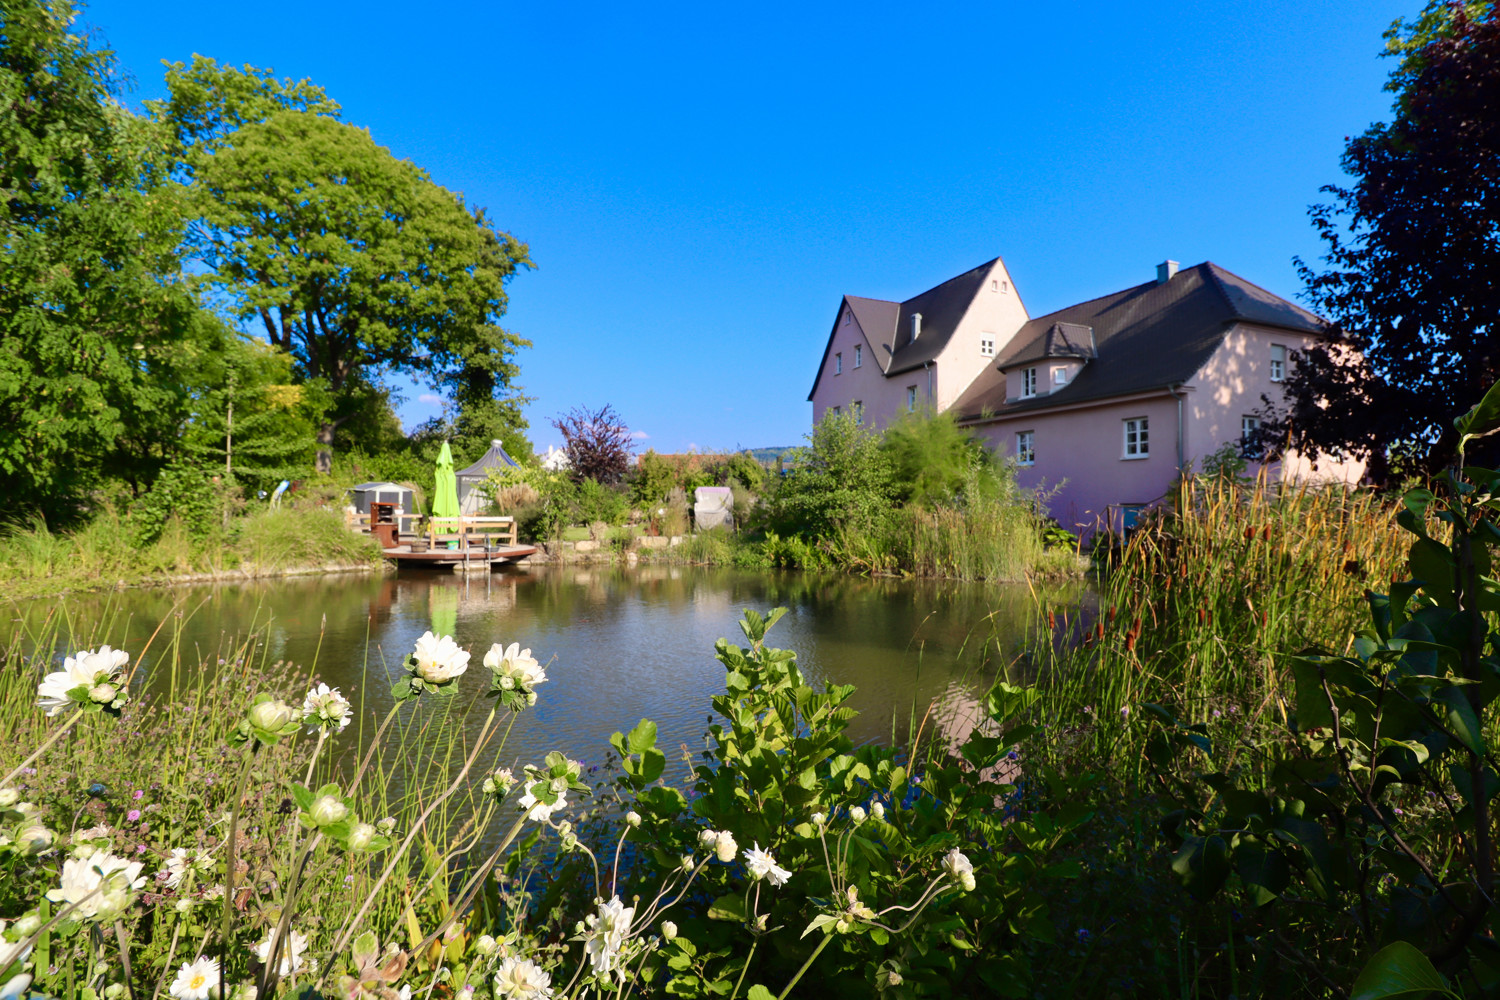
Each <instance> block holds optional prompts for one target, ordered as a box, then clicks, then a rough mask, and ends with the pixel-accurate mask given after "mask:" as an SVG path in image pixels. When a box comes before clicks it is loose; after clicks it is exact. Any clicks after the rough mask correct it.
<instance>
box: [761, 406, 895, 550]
mask: <svg viewBox="0 0 1500 1000" xmlns="http://www.w3.org/2000/svg"><path fill="white" fill-rule="evenodd" d="M789 457H790V461H791V462H793V463H795V466H796V468H795V470H794V471H791V472H789V473H788V474H787V475H785V476H783V477H782V478H781V480H780V482H779V483H777V485H776V488H775V490H774V491H772V493H771V495H770V496H769V497H768V498H767V501H766V504H767V516H766V519H767V521H768V523H769V526H770V528H771V529H772V530H774V531H776V532H778V533H780V534H784V535H797V534H800V535H806V536H810V537H816V536H818V535H824V536H828V535H832V534H833V533H834V532H835V531H837V530H840V529H850V530H869V529H872V528H874V527H875V526H876V525H878V524H879V523H880V522H881V521H883V520H884V519H885V517H886V516H887V513H888V512H889V510H890V507H891V502H892V500H893V497H894V493H895V491H894V484H893V469H892V466H891V461H890V457H889V456H888V455H887V453H886V452H885V451H884V450H883V449H882V448H881V446H880V435H879V434H878V433H877V432H875V431H873V430H870V429H869V428H867V427H865V426H863V425H862V424H861V423H860V422H859V419H858V418H857V417H856V416H855V415H854V414H852V413H845V414H833V413H830V414H828V415H826V416H824V418H823V420H822V421H821V422H820V423H819V424H818V426H817V427H815V428H813V432H812V433H811V434H810V435H808V446H807V447H806V448H796V449H793V451H792V453H791V454H790V456H789Z"/></svg>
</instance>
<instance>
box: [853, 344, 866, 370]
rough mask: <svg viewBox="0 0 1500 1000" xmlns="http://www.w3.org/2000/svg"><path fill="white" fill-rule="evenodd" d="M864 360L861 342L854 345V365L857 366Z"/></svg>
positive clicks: (863, 349)
mask: <svg viewBox="0 0 1500 1000" xmlns="http://www.w3.org/2000/svg"><path fill="white" fill-rule="evenodd" d="M864 360H865V348H864V345H863V344H855V345H854V367H856V368H858V367H859V366H860V365H861V364H863V363H864Z"/></svg>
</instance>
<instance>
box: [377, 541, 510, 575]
mask: <svg viewBox="0 0 1500 1000" xmlns="http://www.w3.org/2000/svg"><path fill="white" fill-rule="evenodd" d="M535 551H536V546H535V545H499V546H491V547H489V548H483V547H480V546H474V547H473V548H461V549H447V548H435V549H429V550H428V551H426V552H413V551H412V550H411V545H410V544H409V543H406V542H403V543H402V544H400V545H397V546H396V547H395V548H393V549H386V550H385V557H386V558H387V559H391V560H394V561H395V563H396V565H397V566H399V567H401V568H402V569H407V568H426V569H448V570H454V571H457V572H460V573H463V572H468V571H473V572H476V573H477V572H481V571H485V570H488V569H490V568H491V567H494V566H502V565H504V564H505V563H509V562H515V561H516V560H518V559H525V558H526V557H527V556H529V555H531V554H532V553H533V552H535Z"/></svg>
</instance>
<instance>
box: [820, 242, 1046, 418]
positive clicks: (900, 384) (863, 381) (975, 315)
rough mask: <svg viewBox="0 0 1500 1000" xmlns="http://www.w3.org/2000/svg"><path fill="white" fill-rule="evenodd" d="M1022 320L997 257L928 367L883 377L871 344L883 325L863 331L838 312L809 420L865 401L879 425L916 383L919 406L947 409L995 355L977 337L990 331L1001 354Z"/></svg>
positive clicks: (882, 334)
mask: <svg viewBox="0 0 1500 1000" xmlns="http://www.w3.org/2000/svg"><path fill="white" fill-rule="evenodd" d="M1026 320H1027V315H1026V308H1025V306H1024V305H1023V304H1022V302H1021V297H1020V295H1019V294H1018V293H1017V292H1016V288H1015V284H1014V283H1013V282H1012V281H1011V279H1010V273H1009V272H1008V271H1006V270H1005V265H1004V264H1003V263H1002V262H1000V261H998V260H997V261H996V262H995V264H994V265H993V266H992V267H991V269H990V272H989V274H988V275H987V276H986V278H985V280H984V282H983V283H982V285H981V286H980V292H979V294H978V295H976V296H975V298H974V299H973V301H972V302H970V303H969V307H968V309H967V310H966V311H965V313H964V316H963V319H961V320H960V321H959V323H958V326H957V327H956V328H955V329H954V331H953V334H952V336H951V337H950V338H949V339H948V342H947V344H946V345H944V348H943V350H942V352H941V353H939V354H938V356H937V359H936V360H935V361H934V362H933V364H932V366H931V369H930V371H929V370H924V369H921V368H917V369H914V370H912V371H907V372H901V373H899V374H896V375H891V376H889V377H887V376H885V375H884V374H883V373H882V371H881V369H880V365H879V364H878V363H877V361H876V358H877V354H876V351H877V350H878V348H877V347H876V346H875V345H877V344H879V343H880V342H881V340H882V339H885V338H886V337H887V336H888V333H887V331H883V330H882V331H871V332H870V334H869V335H868V336H867V335H866V333H865V331H863V330H861V329H860V326H859V320H858V319H856V318H853V317H852V316H851V317H850V319H849V322H847V323H846V322H844V317H843V314H842V313H841V314H840V316H839V319H838V322H837V325H836V326H835V328H834V333H833V345H832V347H831V348H830V350H829V351H828V360H827V361H826V362H825V363H824V366H823V371H822V374H821V376H820V377H819V379H818V385H817V388H816V389H815V390H814V392H813V397H812V408H813V423H817V422H818V421H820V420H822V419H823V416H824V414H825V413H827V411H828V410H829V409H831V408H832V407H835V406H838V407H840V408H842V409H844V410H845V411H847V410H848V409H849V408H850V407H852V406H853V405H854V403H855V402H856V401H859V402H861V403H863V404H864V405H863V412H864V416H865V421H866V423H869V424H870V425H872V426H874V427H884V426H885V425H886V424H888V423H890V422H891V421H892V420H894V419H895V418H896V417H898V416H899V415H900V414H902V413H904V412H905V411H906V390H907V388H908V387H909V386H915V387H916V390H917V407H918V408H925V407H928V406H931V407H933V408H935V409H938V410H944V409H947V408H948V407H949V406H951V405H952V404H953V402H954V401H955V400H956V399H958V397H959V395H960V394H961V393H962V392H963V391H964V390H965V389H967V388H968V387H969V384H970V383H971V382H973V381H974V379H975V377H976V376H977V375H978V374H979V373H980V371H982V370H983V369H984V367H985V365H987V364H990V363H992V362H993V360H994V358H993V357H986V356H985V355H983V354H981V353H980V343H981V340H982V339H983V338H984V337H986V336H993V338H994V340H995V353H996V355H997V356H998V355H1000V354H1003V353H1004V352H1005V350H1006V348H1007V346H1009V344H1010V342H1011V340H1012V338H1014V337H1015V335H1016V332H1017V331H1018V330H1020V328H1021V325H1022V324H1024V323H1025V322H1026ZM857 345H862V346H863V348H864V357H863V360H862V363H861V365H860V367H859V368H855V367H854V349H855V347H856V346H857ZM839 354H842V355H843V370H842V371H836V368H837V364H838V361H837V356H838V355H839ZM929 389H930V395H929Z"/></svg>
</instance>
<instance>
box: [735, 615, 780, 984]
mask: <svg viewBox="0 0 1500 1000" xmlns="http://www.w3.org/2000/svg"><path fill="white" fill-rule="evenodd" d="M781 610H785V609H784V608H783V609H781ZM745 1000H776V994H774V993H772V992H771V991H770V990H768V989H766V988H765V987H764V986H762V985H761V984H760V983H756V984H755V985H754V986H752V987H750V992H749V993H746V994H745Z"/></svg>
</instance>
